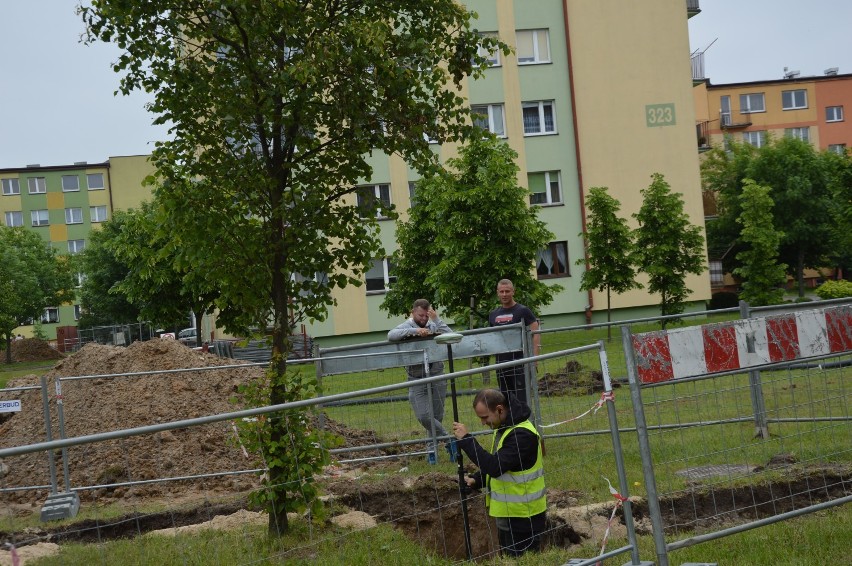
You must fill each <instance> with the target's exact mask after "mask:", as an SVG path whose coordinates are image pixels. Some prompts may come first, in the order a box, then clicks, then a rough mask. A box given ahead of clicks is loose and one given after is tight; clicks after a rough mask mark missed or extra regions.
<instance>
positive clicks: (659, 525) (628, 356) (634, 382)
mask: <svg viewBox="0 0 852 566" xmlns="http://www.w3.org/2000/svg"><path fill="white" fill-rule="evenodd" d="M621 345H622V348H623V349H624V361H625V362H626V364H627V378H628V380H629V382H630V398H631V400H632V401H633V415H634V417H635V418H636V435H637V437H638V440H639V455H640V456H641V457H642V473H643V475H644V478H645V491H646V492H647V494H648V513H649V514H650V515H651V527H652V531H653V536H654V548H655V549H656V551H657V562H656V564H657V566H669V555H668V551H667V550H666V538H665V535H664V533H663V515H662V512H661V511H660V499H659V496H658V495H657V480H656V478H655V476H654V459H653V458H652V457H651V444H650V442H649V439H648V424H647V423H646V422H645V408H644V407H643V406H642V392H641V391H640V389H641V384H640V383H639V372H638V370H637V368H636V357H635V355H634V352H633V335H632V333H631V332H630V327H629V326H622V327H621Z"/></svg>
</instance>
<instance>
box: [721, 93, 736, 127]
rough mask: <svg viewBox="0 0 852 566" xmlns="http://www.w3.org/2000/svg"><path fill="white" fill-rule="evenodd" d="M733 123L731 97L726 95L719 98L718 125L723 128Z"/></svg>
mask: <svg viewBox="0 0 852 566" xmlns="http://www.w3.org/2000/svg"><path fill="white" fill-rule="evenodd" d="M732 123H733V120H731V97H730V96H728V95H727V94H726V95H724V96H721V97H719V124H720V125H721V126H722V127H723V128H724V127H725V126H730V125H731V124H732Z"/></svg>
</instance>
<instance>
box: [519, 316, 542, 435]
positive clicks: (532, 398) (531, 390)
mask: <svg viewBox="0 0 852 566" xmlns="http://www.w3.org/2000/svg"><path fill="white" fill-rule="evenodd" d="M523 328H524V330H523V333H524V339H523V340H522V341H521V342H522V343H523V347H524V357H525V358H528V357H530V356H533V355H534V354H535V351H534V350H533V347H532V345H533V332H534V331H533V330H530V329H529V328H527V327H526V326H524V327H523ZM535 366H536V362H533V363H526V364H524V387H526V388H527V399H529V406H530V408H531V409H532V410H533V414H534V415H535V417H534V424H535V425H536V427H537V428H538V429H539V431H540V430H541V424H542V419H541V400H540V399H539V397H538V375H537V372H536V367H535Z"/></svg>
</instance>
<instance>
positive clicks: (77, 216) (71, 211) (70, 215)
mask: <svg viewBox="0 0 852 566" xmlns="http://www.w3.org/2000/svg"><path fill="white" fill-rule="evenodd" d="M65 223H66V224H82V223H83V209H82V208H66V209H65Z"/></svg>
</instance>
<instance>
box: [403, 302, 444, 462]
mask: <svg viewBox="0 0 852 566" xmlns="http://www.w3.org/2000/svg"><path fill="white" fill-rule="evenodd" d="M445 332H452V330H451V329H450V327H449V326H447V323H445V322H444V321H443V320H441V317H439V316H438V313H437V312H435V309H434V308H432V305H431V304H429V301H427V300H426V299H417V300H416V301H414V304H413V305H412V306H411V316H410V317H409V318H408V319H407V320H406V321H405V322H403V323H402V324H400V325H399V326H397V327H396V328H394V329H392V330H391V331H390V332H388V340H390V341H392V342H396V341H399V340H405V339H406V338H425V337H428V336H435V335H437V334H444V333H445ZM423 369H424V368H423V364H418V365H412V366H408V367H407V368H406V372H407V373H408V380H409V381H415V380H418V379H422V378H424V377H433V376H436V375H441V374H442V373H444V362H440V361H438V362H431V363H430V364H429V374H428V376H427V375H426V374H425V373H424V371H423ZM430 391H431V402H430V399H429V397H430ZM446 397H447V382H446V381H445V380H439V381H435V382H432V383H429V384H425V385H412V386H411V387H409V388H408V401H409V402H410V403H411V408H412V409H413V410H414V416H415V417H417V420H418V421H419V422H420V424H421V425H423V428H425V429H426V432H427V433H428V434H430V435H431V434H432V430H433V429H432V427H433V426H434V427H435V428H434V431H435V434H436V435H437V436H448V434H447V431H446V429H444V424H443V422H442V421H443V420H444V401H445V399H446ZM435 449H436V447H435V446H434V445H433V446H431V447H430V451H429V461H430V462H431V463H435V462H436V461H437V460H436V458H435ZM446 449H447V452H448V453H449V455H450V459H451V460H455V458H456V446H455V441H454V440H451V441H450V442H448V443H447V445H446Z"/></svg>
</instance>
